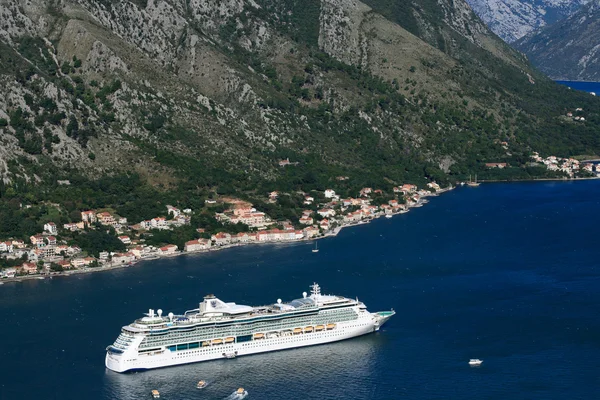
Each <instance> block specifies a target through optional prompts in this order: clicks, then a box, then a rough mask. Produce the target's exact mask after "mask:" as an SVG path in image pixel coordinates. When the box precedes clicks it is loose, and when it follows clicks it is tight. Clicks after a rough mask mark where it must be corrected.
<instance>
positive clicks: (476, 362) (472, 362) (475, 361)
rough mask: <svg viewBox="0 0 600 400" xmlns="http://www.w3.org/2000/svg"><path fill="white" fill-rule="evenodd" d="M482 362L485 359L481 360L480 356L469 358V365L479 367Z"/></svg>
mask: <svg viewBox="0 0 600 400" xmlns="http://www.w3.org/2000/svg"><path fill="white" fill-rule="evenodd" d="M481 363H483V360H480V359H479V358H471V359H470V360H469V365H470V366H472V367H477V366H479V365H481Z"/></svg>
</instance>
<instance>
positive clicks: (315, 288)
mask: <svg viewBox="0 0 600 400" xmlns="http://www.w3.org/2000/svg"><path fill="white" fill-rule="evenodd" d="M310 293H311V294H312V297H313V298H314V299H316V298H317V297H319V296H321V287H320V286H319V284H318V283H316V282H315V283H313V284H312V286H311V290H310Z"/></svg>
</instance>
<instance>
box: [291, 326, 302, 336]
mask: <svg viewBox="0 0 600 400" xmlns="http://www.w3.org/2000/svg"><path fill="white" fill-rule="evenodd" d="M293 332H294V335H297V334H299V333H302V328H294V331H293Z"/></svg>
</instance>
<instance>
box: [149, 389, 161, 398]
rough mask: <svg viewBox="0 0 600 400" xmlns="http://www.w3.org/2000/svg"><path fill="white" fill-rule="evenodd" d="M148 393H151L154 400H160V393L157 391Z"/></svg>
mask: <svg viewBox="0 0 600 400" xmlns="http://www.w3.org/2000/svg"><path fill="white" fill-rule="evenodd" d="M150 393H152V398H154V399H160V393H159V392H158V390H156V389H154V390H153V391H152V392H150Z"/></svg>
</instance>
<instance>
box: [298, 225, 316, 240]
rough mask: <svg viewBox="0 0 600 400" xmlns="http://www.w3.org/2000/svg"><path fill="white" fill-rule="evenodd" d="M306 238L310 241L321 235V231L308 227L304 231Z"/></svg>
mask: <svg viewBox="0 0 600 400" xmlns="http://www.w3.org/2000/svg"><path fill="white" fill-rule="evenodd" d="M302 232H303V234H304V237H305V238H307V239H309V238H312V237H315V236H317V235H319V230H318V229H317V228H315V227H313V226H309V227H306V228H304V229H303V230H302Z"/></svg>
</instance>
